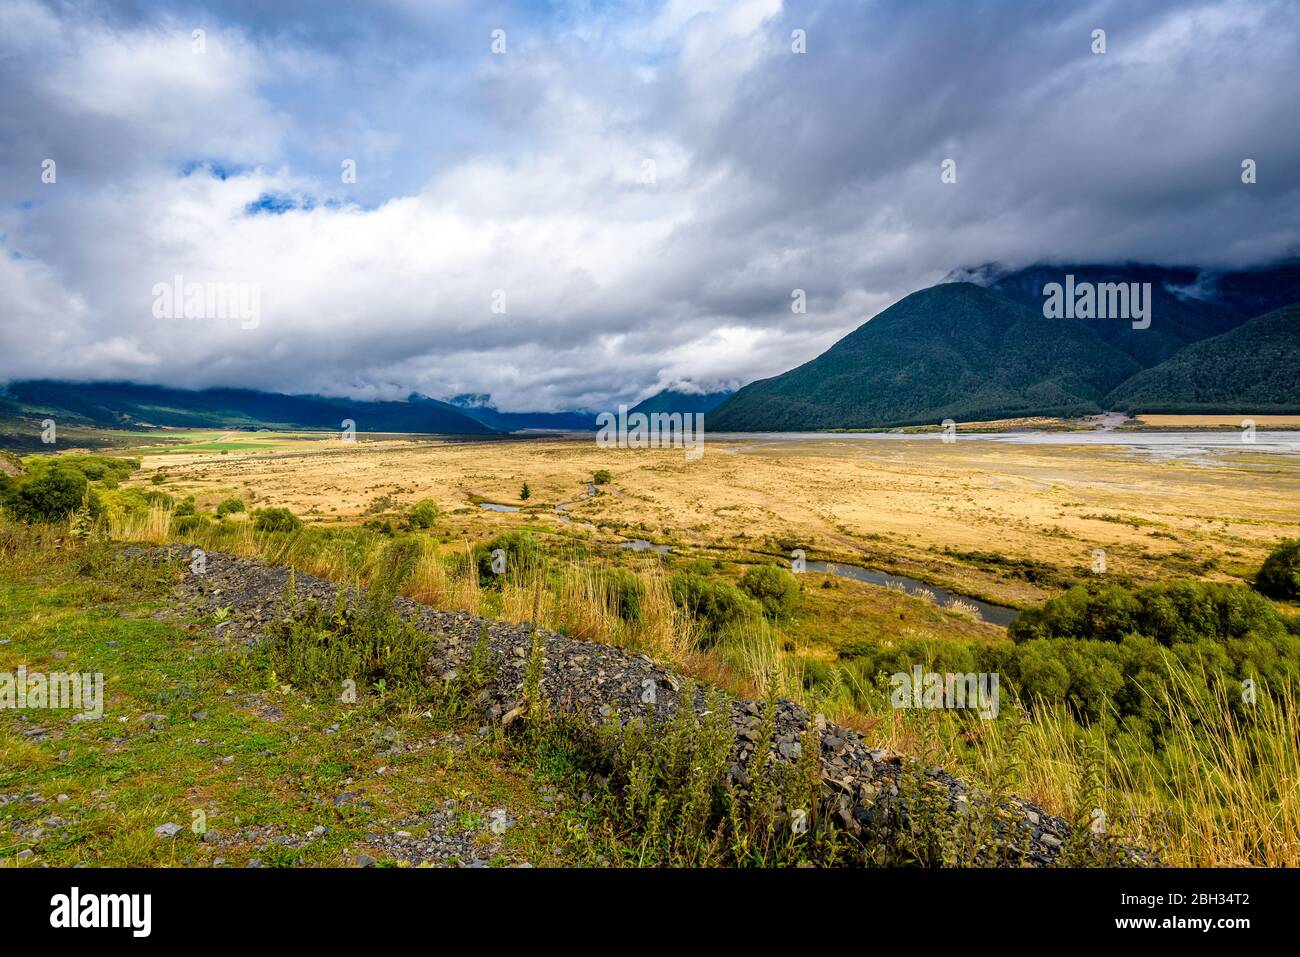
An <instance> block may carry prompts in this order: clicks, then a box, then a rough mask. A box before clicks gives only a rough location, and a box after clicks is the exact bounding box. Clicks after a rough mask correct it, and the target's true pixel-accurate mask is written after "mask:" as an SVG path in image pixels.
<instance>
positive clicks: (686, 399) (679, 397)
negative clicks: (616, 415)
mask: <svg viewBox="0 0 1300 957" xmlns="http://www.w3.org/2000/svg"><path fill="white" fill-rule="evenodd" d="M734 394H735V393H733V392H679V391H677V390H675V389H664V390H663V391H662V392H656V393H655V394H654V395H652V396H650V397H649V398H648V399H642V400H641V401H640V402H638V403H637V404H636V405H634V406H632V408H631V409H629V410H628V415H631V414H632V413H633V412H644V413H645V414H646V415H649V414H650V413H652V412H682V413H686V412H712V411H713V410H714V409H716V408H717V407H718V406H719V405H721V404H722V403H723V402H724V401H726V400H727V399H729V398H731V397H732V396H733V395H734Z"/></svg>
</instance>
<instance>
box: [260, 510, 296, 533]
mask: <svg viewBox="0 0 1300 957" xmlns="http://www.w3.org/2000/svg"><path fill="white" fill-rule="evenodd" d="M253 528H255V529H257V530H258V531H259V532H295V531H297V530H298V529H300V528H302V519H300V518H299V517H298V516H297V515H295V514H293V512H291V511H289V510H288V509H287V508H281V507H279V506H276V507H274V508H259V509H256V510H254V512H253Z"/></svg>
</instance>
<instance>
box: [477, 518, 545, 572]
mask: <svg viewBox="0 0 1300 957" xmlns="http://www.w3.org/2000/svg"><path fill="white" fill-rule="evenodd" d="M498 548H499V549H501V550H502V551H504V552H505V553H506V575H516V576H517V575H519V574H521V573H523V572H524V571H525V570H526V569H530V568H532V567H534V566H536V565H537V564H539V563H540V562H541V560H542V546H541V543H540V542H538V541H537V537H536V536H535V535H533V534H532V533H531V532H522V531H521V532H505V533H504V534H501V535H498V536H497V537H496V538H494V539H492V540H491V541H490V542H488V543H487V544H486V545H480V546H478V547H477V548H475V549H474V560H475V561H476V562H477V563H478V577H479V581H480V582H482V583H483V584H485V585H490V584H493V583H499V582H500V580H501V578H503V577H505V576H502V575H497V574H495V573H494V572H493V571H492V553H493V552H494V551H496V550H497V549H498Z"/></svg>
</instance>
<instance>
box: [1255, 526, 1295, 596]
mask: <svg viewBox="0 0 1300 957" xmlns="http://www.w3.org/2000/svg"><path fill="white" fill-rule="evenodd" d="M1255 588H1256V589H1258V590H1259V591H1260V592H1261V593H1263V594H1265V595H1268V596H1269V597H1270V598H1278V599H1281V600H1283V601H1290V600H1294V599H1297V598H1300V538H1289V539H1287V540H1286V541H1284V542H1282V543H1281V544H1280V545H1278V547H1277V548H1275V549H1273V551H1272V552H1270V553H1269V556H1268V558H1266V559H1264V564H1263V565H1261V566H1260V569H1259V572H1258V574H1256V575H1255Z"/></svg>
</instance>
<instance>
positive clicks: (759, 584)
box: [740, 565, 799, 621]
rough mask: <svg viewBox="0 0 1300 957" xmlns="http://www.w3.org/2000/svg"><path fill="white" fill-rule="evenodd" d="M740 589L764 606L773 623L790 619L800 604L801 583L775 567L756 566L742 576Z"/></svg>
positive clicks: (783, 570) (765, 613)
mask: <svg viewBox="0 0 1300 957" xmlns="http://www.w3.org/2000/svg"><path fill="white" fill-rule="evenodd" d="M740 587H741V590H743V591H744V592H745V593H746V594H748V595H749V596H750V597H751V598H753V599H754V600H755V601H757V602H758V603H759V604H760V605H762V606H763V614H764V615H766V616H767V617H768V618H771V619H772V620H773V621H780V620H784V619H786V618H789V617H790V615H791V613H792V612H793V611H794V610H795V608H796V607H797V606H798V604H799V582H798V581H797V580H796V579H795V577H794V576H793V575H791V574H790V573H789V572H788V571H786V570H785V569H783V568H777V567H776V566H775V565H755V566H754V567H753V568H750V569H747V570H746V571H745V574H743V575H741V576H740Z"/></svg>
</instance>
